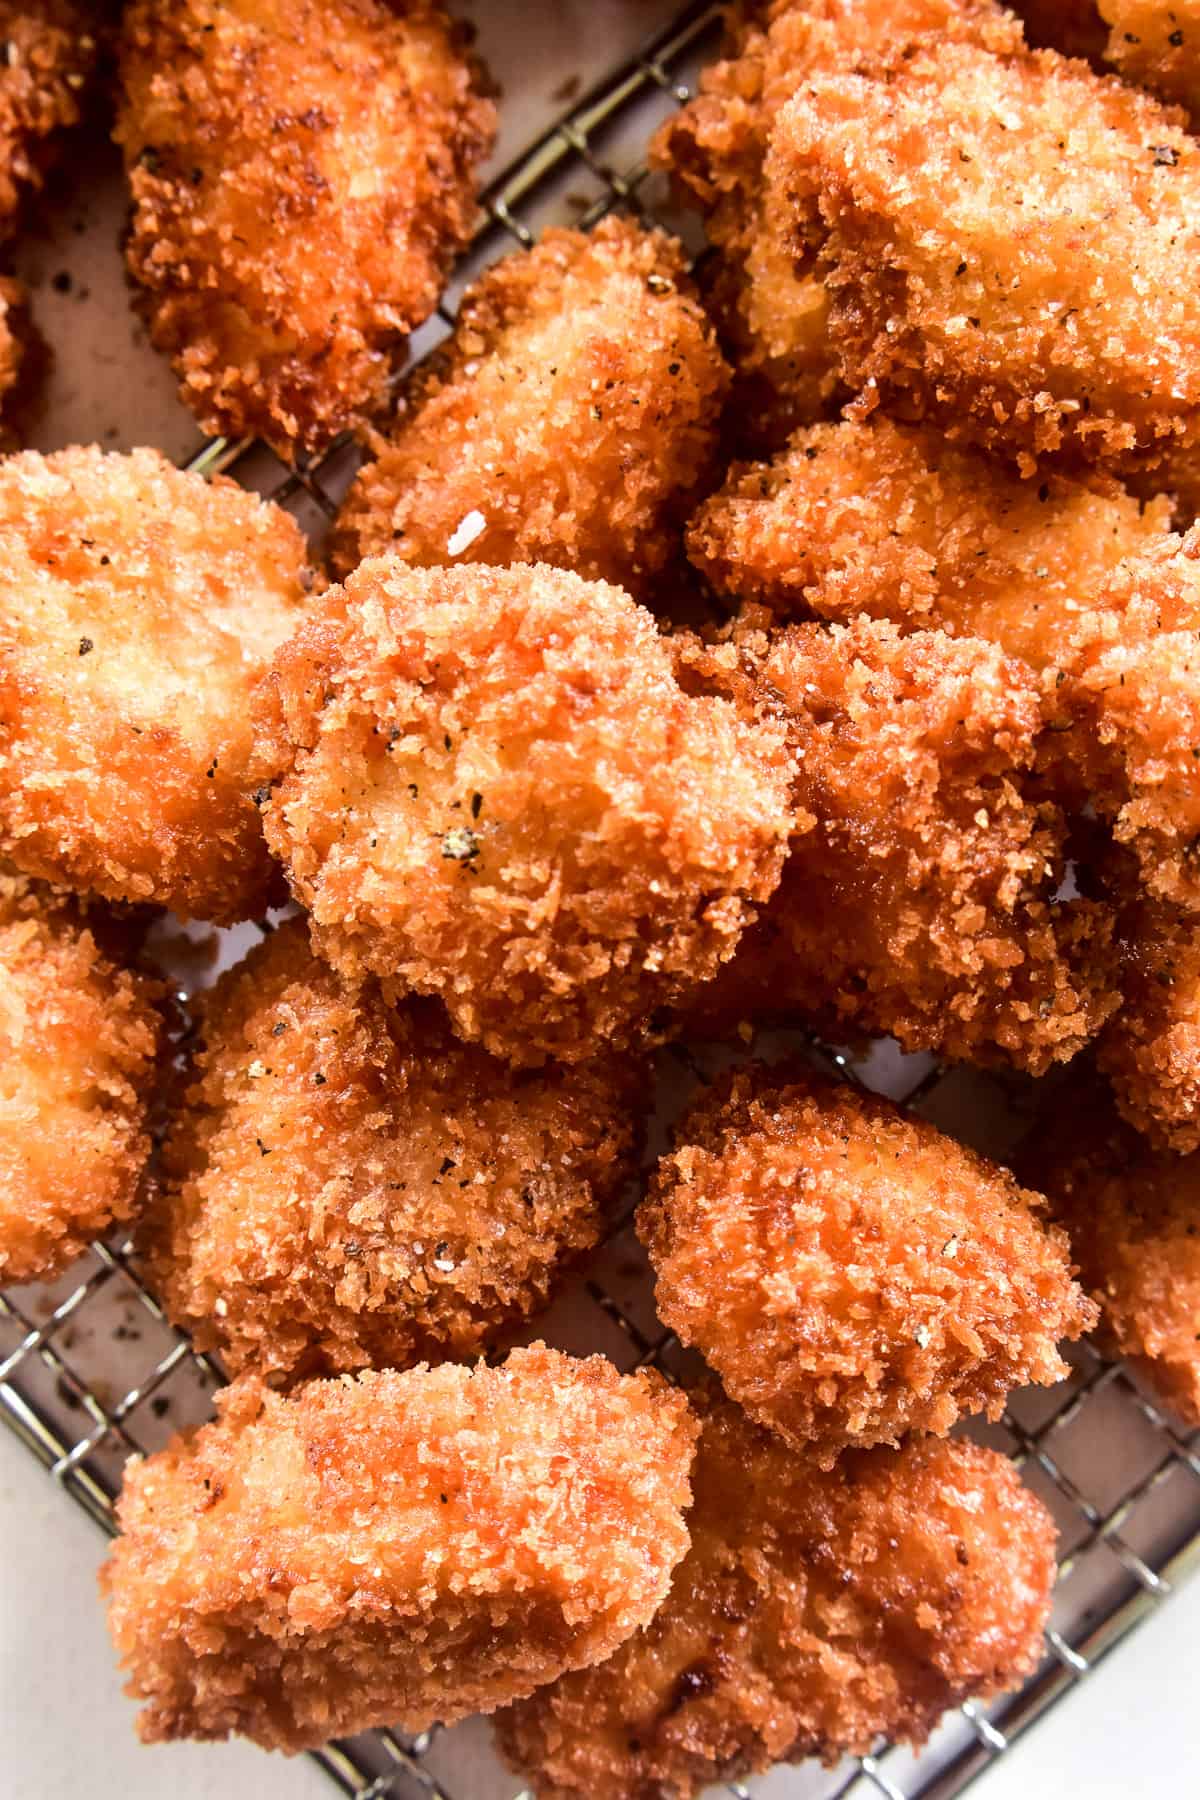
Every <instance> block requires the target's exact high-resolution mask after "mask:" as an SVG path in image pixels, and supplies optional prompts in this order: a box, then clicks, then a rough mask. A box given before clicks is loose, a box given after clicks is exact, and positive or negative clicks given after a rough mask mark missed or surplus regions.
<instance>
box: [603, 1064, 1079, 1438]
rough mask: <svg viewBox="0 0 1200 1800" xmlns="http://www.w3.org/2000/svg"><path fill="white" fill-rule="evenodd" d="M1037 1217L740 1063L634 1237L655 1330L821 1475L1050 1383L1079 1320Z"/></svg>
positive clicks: (860, 1103) (845, 1101)
mask: <svg viewBox="0 0 1200 1800" xmlns="http://www.w3.org/2000/svg"><path fill="white" fill-rule="evenodd" d="M1043 1204H1044V1203H1043V1202H1042V1200H1041V1199H1040V1197H1039V1196H1038V1195H1036V1194H1032V1193H1029V1192H1027V1191H1025V1190H1024V1189H1022V1188H1019V1187H1018V1186H1017V1184H1016V1182H1015V1181H1014V1180H1013V1178H1012V1176H1011V1175H1010V1174H1009V1173H1008V1171H1007V1170H1005V1169H1000V1168H997V1167H996V1166H995V1165H994V1164H990V1163H987V1162H985V1161H984V1159H983V1158H982V1157H980V1156H976V1155H975V1154H974V1153H973V1152H972V1151H970V1150H967V1149H965V1148H964V1147H963V1146H962V1145H961V1144H957V1143H955V1142H954V1140H953V1139H952V1138H948V1137H945V1136H944V1135H943V1134H942V1132H940V1131H938V1130H937V1129H936V1128H935V1127H934V1126H932V1125H930V1124H928V1123H927V1122H926V1121H924V1120H922V1119H915V1118H906V1117H905V1115H904V1114H903V1113H902V1112H901V1111H900V1110H899V1109H898V1108H897V1107H895V1106H893V1105H892V1103H891V1102H890V1101H887V1100H883V1099H880V1098H877V1097H875V1096H873V1095H866V1094H860V1093H857V1092H856V1091H855V1090H854V1089H853V1088H850V1087H834V1086H832V1085H831V1084H829V1083H825V1082H821V1081H819V1080H818V1079H816V1078H814V1077H813V1076H812V1075H811V1072H806V1071H805V1070H803V1069H801V1068H798V1067H795V1066H792V1067H785V1068H782V1069H781V1068H779V1067H776V1068H773V1069H770V1068H766V1067H764V1066H762V1065H752V1066H750V1067H748V1068H742V1069H739V1070H736V1071H735V1072H734V1073H733V1074H732V1075H730V1076H728V1077H726V1078H725V1079H724V1080H722V1081H720V1082H718V1083H717V1084H716V1086H715V1087H714V1088H713V1089H712V1090H710V1092H708V1093H707V1094H705V1095H704V1096H702V1098H701V1099H700V1101H699V1102H698V1104H697V1105H696V1106H695V1107H693V1108H692V1110H691V1111H690V1112H689V1113H688V1114H687V1115H686V1116H685V1118H684V1119H683V1121H682V1122H681V1124H680V1125H679V1127H678V1129H677V1132H676V1145H675V1149H674V1151H673V1153H672V1154H671V1155H669V1156H665V1157H663V1159H662V1161H661V1162H660V1163H659V1166H658V1171H657V1174H656V1175H655V1177H654V1180H653V1182H652V1184H651V1187H650V1191H649V1194H648V1196H647V1199H646V1200H645V1201H644V1203H643V1204H642V1206H641V1208H640V1210H639V1212H638V1218H637V1228H638V1235H639V1237H640V1238H641V1239H642V1241H643V1243H644V1244H645V1245H646V1248H647V1250H648V1251H649V1253H650V1260H651V1262H652V1263H653V1265H654V1271H655V1276H656V1304H657V1308H658V1314H659V1317H660V1318H661V1319H662V1321H663V1324H664V1325H666V1326H668V1327H669V1328H670V1329H671V1330H672V1331H674V1332H675V1333H676V1334H677V1336H678V1337H679V1338H680V1340H681V1341H682V1342H683V1343H685V1344H692V1345H694V1346H695V1347H696V1348H697V1349H698V1350H700V1351H701V1352H702V1354H703V1356H704V1358H705V1361H706V1362H707V1363H708V1364H709V1365H710V1367H711V1368H713V1369H714V1370H715V1371H716V1373H717V1374H718V1375H719V1376H720V1378H721V1382H722V1384H723V1386H724V1388H725V1391H726V1392H727V1393H728V1394H729V1396H730V1398H731V1399H733V1400H736V1401H737V1402H738V1403H739V1405H741V1406H743V1407H744V1408H745V1410H746V1411H747V1412H748V1413H749V1414H750V1416H751V1418H753V1419H756V1420H757V1421H758V1422H759V1424H760V1425H765V1426H766V1427H768V1429H770V1430H772V1431H775V1432H778V1434H779V1435H780V1437H782V1438H783V1439H784V1440H785V1442H787V1443H789V1444H791V1445H792V1446H793V1448H795V1449H796V1450H798V1451H803V1452H804V1453H805V1454H806V1455H808V1456H810V1457H811V1458H812V1460H813V1461H814V1462H815V1463H816V1464H817V1466H818V1467H819V1468H823V1469H827V1468H831V1467H832V1466H833V1464H834V1463H835V1462H836V1460H837V1458H838V1457H839V1456H840V1455H841V1453H842V1452H843V1450H845V1449H847V1448H848V1447H851V1446H857V1447H859V1448H869V1447H870V1446H871V1445H872V1444H881V1443H886V1444H896V1443H899V1441H900V1439H901V1438H902V1437H904V1435H905V1434H906V1433H907V1432H909V1431H932V1432H936V1433H937V1434H938V1435H939V1436H945V1434H946V1433H947V1432H948V1431H949V1430H950V1428H951V1426H952V1425H954V1424H955V1423H956V1422H957V1420H958V1419H960V1418H963V1417H965V1416H966V1415H967V1414H970V1413H978V1412H986V1414H987V1416H988V1417H989V1418H991V1419H997V1418H999V1417H1000V1414H1001V1412H1002V1411H1003V1409H1004V1402H1005V1399H1006V1398H1007V1396H1008V1394H1009V1393H1010V1392H1011V1390H1012V1389H1013V1388H1015V1387H1020V1386H1022V1385H1024V1384H1025V1383H1028V1382H1037V1383H1039V1384H1040V1385H1041V1386H1043V1387H1050V1386H1052V1385H1053V1384H1054V1383H1055V1382H1056V1381H1061V1380H1062V1378H1063V1377H1064V1376H1065V1375H1066V1374H1067V1373H1068V1370H1067V1365H1066V1363H1064V1362H1063V1360H1062V1358H1061V1357H1060V1356H1059V1354H1058V1350H1057V1344H1058V1341H1059V1339H1060V1338H1075V1337H1079V1336H1080V1334H1081V1333H1082V1332H1084V1331H1087V1330H1088V1329H1090V1327H1091V1326H1093V1325H1094V1324H1095V1323H1096V1318H1097V1313H1096V1309H1095V1307H1094V1306H1092V1305H1091V1304H1090V1303H1089V1302H1088V1301H1087V1300H1086V1299H1085V1298H1084V1296H1083V1294H1082V1293H1081V1292H1080V1290H1079V1288H1078V1287H1077V1286H1076V1285H1075V1283H1074V1282H1073V1281H1072V1279H1071V1263H1070V1258H1069V1254H1068V1248H1067V1240H1066V1236H1065V1234H1064V1233H1063V1232H1061V1231H1055V1230H1053V1229H1049V1228H1047V1227H1046V1225H1045V1224H1044V1223H1043V1221H1042V1219H1041V1218H1040V1217H1039V1212H1040V1210H1041V1209H1042V1207H1043Z"/></svg>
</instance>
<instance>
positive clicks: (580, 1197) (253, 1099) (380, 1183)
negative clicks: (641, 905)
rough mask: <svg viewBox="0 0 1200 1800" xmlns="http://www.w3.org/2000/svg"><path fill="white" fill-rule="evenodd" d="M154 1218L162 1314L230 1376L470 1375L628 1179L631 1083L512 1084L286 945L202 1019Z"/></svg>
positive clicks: (299, 947)
mask: <svg viewBox="0 0 1200 1800" xmlns="http://www.w3.org/2000/svg"><path fill="white" fill-rule="evenodd" d="M201 1037H202V1042H201V1044H200V1047H199V1050H198V1052H197V1053H196V1054H195V1056H194V1059H193V1064H192V1067H191V1068H190V1070H189V1071H188V1074H187V1076H186V1078H185V1086H184V1090H183V1093H182V1097H181V1103H180V1105H179V1107H178V1109H177V1110H176V1113H175V1116H174V1119H173V1121H172V1123H171V1126H170V1129H169V1131H168V1134H167V1139H166V1143H165V1146H164V1149H163V1159H162V1160H163V1173H162V1177H161V1180H160V1182H159V1184H158V1188H157V1191H156V1193H155V1195H154V1198H153V1200H152V1203H151V1204H150V1205H149V1206H148V1207H147V1208H146V1210H145V1211H144V1213H143V1217H142V1222H141V1227H140V1231H141V1240H142V1244H143V1247H144V1248H145V1249H146V1251H147V1252H148V1273H149V1276H150V1280H151V1283H152V1285H153V1287H154V1289H155V1291H156V1292H157V1293H158V1294H159V1296H160V1297H161V1299H162V1300H163V1303H164V1305H165V1307H166V1310H167V1313H168V1314H169V1316H170V1317H171V1319H172V1320H173V1321H174V1322H175V1323H176V1324H177V1325H182V1326H184V1327H185V1328H186V1329H187V1330H189V1331H190V1332H191V1334H192V1337H193V1339H194V1341H195V1342H196V1343H197V1344H198V1345H199V1346H200V1347H201V1348H202V1349H206V1350H220V1352H221V1353H222V1355H223V1357H224V1359H225V1363H226V1366H227V1367H228V1368H230V1369H232V1370H234V1371H235V1372H236V1371H238V1370H240V1369H244V1368H247V1367H252V1368H255V1369H257V1370H259V1371H262V1372H268V1373H272V1374H274V1373H283V1374H287V1375H295V1374H297V1373H299V1374H316V1373H334V1372H336V1371H338V1370H341V1369H357V1368H361V1367H362V1366H364V1365H366V1364H373V1365H375V1366H376V1367H394V1368H402V1367H405V1366H406V1365H408V1364H409V1363H413V1362H417V1361H419V1360H420V1359H422V1358H429V1359H430V1360H433V1361H438V1360H440V1359H441V1358H442V1357H443V1356H446V1355H451V1356H459V1357H463V1356H470V1355H473V1354H475V1353H477V1352H478V1351H479V1350H480V1349H482V1348H483V1346H484V1345H485V1344H486V1343H487V1342H489V1341H490V1340H491V1339H493V1338H494V1337H495V1336H496V1334H497V1332H498V1331H499V1330H500V1329H501V1328H502V1327H503V1326H505V1325H510V1324H513V1323H516V1322H518V1321H519V1320H521V1319H522V1318H525V1317H527V1316H528V1315H529V1314H530V1313H533V1312H535V1311H536V1310H537V1309H538V1308H539V1307H540V1306H543V1305H544V1304H545V1302H546V1299H547V1296H548V1293H549V1289H550V1285H551V1282H552V1280H553V1278H554V1276H555V1273H556V1271H557V1270H558V1268H559V1267H560V1265H561V1264H562V1263H563V1262H564V1261H565V1260H566V1259H567V1258H568V1257H569V1256H570V1255H572V1254H578V1253H579V1252H580V1251H582V1250H586V1249H590V1248H591V1246H592V1245H593V1244H595V1243H596V1241H597V1239H598V1238H599V1235H600V1230H601V1226H602V1223H603V1218H604V1213H605V1210H606V1208H607V1207H608V1205H609V1203H610V1202H611V1201H612V1200H613V1199H614V1198H615V1196H616V1195H617V1193H618V1192H619V1191H620V1188H621V1186H622V1185H623V1183H624V1182H625V1181H626V1180H627V1179H628V1178H629V1177H630V1176H631V1175H632V1173H633V1170H634V1145H635V1139H636V1136H637V1130H636V1124H637V1119H638V1112H639V1093H638V1089H639V1086H640V1085H642V1084H640V1083H639V1071H638V1069H637V1066H636V1064H631V1063H629V1062H628V1061H621V1062H618V1061H617V1060H616V1059H615V1058H612V1057H604V1056H601V1057H599V1058H598V1059H597V1060H596V1061H594V1062H590V1063H587V1064H585V1065H584V1066H582V1067H579V1068H575V1069H572V1070H570V1071H566V1070H562V1069H555V1068H548V1069H544V1070H536V1071H525V1072H514V1071H513V1070H511V1069H509V1068H508V1066H507V1065H506V1064H503V1063H499V1062H496V1061H494V1060H493V1059H492V1058H491V1057H490V1056H488V1055H487V1053H486V1052H485V1051H483V1050H480V1049H478V1048H477V1047H474V1046H469V1045H465V1044H462V1043H460V1042H458V1040H457V1039H455V1038H454V1037H453V1036H452V1035H451V1033H450V1031H449V1028H448V1026H447V1023H446V1019H445V1015H444V1014H443V1013H442V1010H441V1008H440V1007H439V1006H438V1005H437V1004H436V1003H435V1002H431V1001H425V1002H417V1003H413V1002H409V1003H407V1004H406V1005H403V1006H400V1007H396V1008H390V1007H387V1006H386V1005H385V1004H384V1003H383V1001H382V999H381V997H380V996H379V994H378V992H377V990H376V989H375V988H374V986H373V984H372V985H370V986H368V987H366V988H365V989H362V990H360V992H359V993H358V994H357V995H355V994H354V993H352V992H350V991H349V990H348V989H347V987H346V985H345V984H344V982H342V980H341V979H340V978H339V977H338V976H337V975H336V974H335V973H334V972H333V970H331V969H328V968H326V967H325V966H324V965H323V964H321V963H319V962H317V960H316V959H315V957H314V956H313V955H312V953H311V951H310V950H309V947H308V933H307V929H306V927H305V924H304V922H303V921H302V920H299V919H296V920H292V921H289V922H288V923H287V924H286V925H284V926H282V927H281V928H280V929H279V930H278V931H276V932H275V933H274V934H273V935H272V936H271V937H270V938H268V939H267V940H266V942H265V943H263V944H260V945H259V946H258V948H257V949H255V950H254V951H252V952H251V954H250V956H249V957H247V959H246V960H245V961H244V962H243V963H241V964H239V965H238V967H237V968H234V969H231V970H229V971H228V972H227V973H226V974H225V975H224V976H223V977H222V978H221V980H220V982H219V983H218V984H217V987H216V989H215V991H214V992H213V994H212V995H211V996H210V997H209V998H208V1000H207V1002H206V1004H205V1007H204V1012H203V1017H202V1024H201Z"/></svg>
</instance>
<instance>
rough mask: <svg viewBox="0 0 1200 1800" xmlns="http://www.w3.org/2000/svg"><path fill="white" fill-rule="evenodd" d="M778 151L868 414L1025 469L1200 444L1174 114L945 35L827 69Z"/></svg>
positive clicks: (1195, 237)
mask: <svg viewBox="0 0 1200 1800" xmlns="http://www.w3.org/2000/svg"><path fill="white" fill-rule="evenodd" d="M771 154H772V157H774V158H776V159H777V165H778V167H777V172H776V179H778V180H780V181H782V182H785V183H786V184H787V186H788V191H789V193H790V194H791V195H792V197H793V200H794V203H795V209H796V211H795V232H796V236H797V238H798V239H800V240H803V242H804V243H805V245H806V247H807V248H808V249H809V250H810V251H813V252H815V253H816V264H815V267H816V271H817V273H818V275H820V276H821V277H822V278H823V279H824V280H825V282H826V285H827V287H828V289H829V293H830V306H829V335H830V340H831V342H832V344H833V346H834V348H835V350H836V353H837V358H838V364H839V368H840V370H841V373H842V375H843V378H844V379H845V380H846V381H847V383H848V384H849V385H850V386H851V387H853V388H855V389H860V390H862V402H861V404H862V407H864V408H866V407H869V406H870V405H872V404H874V403H875V402H876V401H877V400H878V401H880V402H882V403H883V404H884V406H885V408H886V409H887V410H892V411H896V410H899V411H902V412H904V413H906V414H908V415H910V416H917V417H922V418H924V419H925V420H926V421H927V422H929V423H937V424H940V425H942V427H943V428H944V429H945V430H946V431H947V432H948V433H949V434H950V435H952V436H954V437H961V438H974V439H975V440H977V441H981V442H983V443H985V444H987V445H988V446H990V447H992V448H994V449H996V450H998V451H1000V452H1001V453H1002V454H1005V455H1017V456H1019V457H1020V458H1021V460H1022V463H1023V467H1024V468H1025V470H1026V471H1028V469H1029V467H1030V466H1031V463H1032V460H1033V458H1034V457H1037V456H1041V455H1043V454H1049V453H1056V452H1062V453H1064V454H1069V455H1071V456H1073V457H1076V458H1078V457H1084V458H1087V459H1088V460H1090V461H1093V462H1098V463H1107V464H1114V463H1138V462H1140V463H1141V464H1143V465H1145V464H1150V463H1153V462H1154V461H1155V460H1158V459H1161V457H1162V456H1163V455H1164V453H1165V452H1166V451H1167V450H1168V449H1169V448H1180V447H1185V446H1190V445H1191V444H1194V443H1195V442H1196V441H1197V439H1198V438H1200V355H1198V354H1197V345H1198V342H1200V290H1198V289H1197V287H1196V283H1195V282H1194V281H1193V280H1192V278H1191V272H1192V269H1193V266H1194V264H1195V260H1196V255H1197V251H1198V250H1200V145H1198V144H1197V143H1196V141H1195V139H1194V138H1192V137H1190V136H1189V135H1188V133H1187V132H1186V131H1184V130H1183V129H1182V128H1181V125H1180V123H1179V115H1178V114H1177V113H1174V112H1172V111H1170V110H1168V109H1164V108H1163V107H1162V106H1161V105H1159V103H1158V102H1157V101H1155V100H1153V99H1151V98H1150V97H1149V96H1148V95H1145V94H1143V93H1141V92H1139V91H1137V90H1135V89H1133V88H1128V87H1124V86H1122V85H1121V84H1120V83H1118V82H1117V81H1115V80H1113V79H1111V78H1101V77H1099V76H1097V75H1094V74H1093V73H1092V71H1091V70H1090V69H1089V68H1088V67H1087V66H1086V65H1085V64H1083V63H1082V62H1073V61H1067V60H1065V59H1064V58H1062V57H1060V56H1057V55H1056V54H1055V53H1054V52H1053V51H1048V50H1046V51H1039V52H1037V53H1032V52H1026V53H1024V54H1015V55H1010V56H1003V57H1002V56H996V55H991V54H989V52H988V51H987V50H986V49H983V48H981V47H979V46H977V45H974V44H968V43H953V42H949V41H946V40H945V39H936V38H935V39H933V40H932V41H930V42H929V43H928V44H927V45H926V46H925V47H923V48H922V49H921V50H919V51H918V52H917V53H915V54H913V55H912V56H911V57H909V58H908V59H907V60H905V59H904V58H896V59H894V60H892V61H890V62H889V61H884V60H881V61H880V62H879V63H878V64H877V65H875V66H873V67H870V68H867V67H864V68H862V69H860V70H859V71H856V72H844V71H840V70H836V69H835V70H833V71H830V72H825V73H821V74H818V75H815V76H814V77H813V78H812V80H811V81H809V82H808V83H807V84H806V85H805V86H804V87H803V88H802V89H801V90H800V91H799V92H798V93H797V95H796V98H795V99H794V100H793V101H791V102H790V103H789V105H788V106H787V108H785V110H784V111H783V112H782V113H781V114H780V115H779V118H778V119H777V121H776V125H775V129H774V132H773V134H772V151H771Z"/></svg>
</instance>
